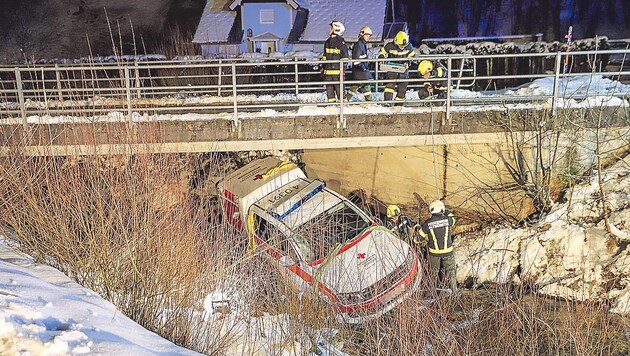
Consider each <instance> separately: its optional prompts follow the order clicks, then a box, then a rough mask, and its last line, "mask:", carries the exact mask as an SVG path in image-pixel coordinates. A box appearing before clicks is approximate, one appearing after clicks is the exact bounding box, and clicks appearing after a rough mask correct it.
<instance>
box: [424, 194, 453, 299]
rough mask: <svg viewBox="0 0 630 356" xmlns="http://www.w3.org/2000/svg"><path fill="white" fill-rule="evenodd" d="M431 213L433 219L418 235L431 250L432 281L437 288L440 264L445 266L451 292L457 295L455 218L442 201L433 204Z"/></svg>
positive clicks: (426, 222) (428, 221)
mask: <svg viewBox="0 0 630 356" xmlns="http://www.w3.org/2000/svg"><path fill="white" fill-rule="evenodd" d="M429 212H430V213H431V217H430V218H429V219H427V221H425V222H424V223H422V225H421V228H420V229H419V231H418V233H419V234H420V236H422V238H423V239H424V240H425V241H426V243H427V247H428V250H429V266H430V275H431V280H432V281H433V282H434V283H435V285H436V286H437V285H438V278H439V272H440V264H443V265H444V269H445V270H446V273H447V275H448V278H449V282H450V283H449V284H450V288H451V291H452V292H453V293H456V292H457V279H456V276H455V274H456V266H455V257H454V256H453V237H452V231H453V226H454V225H455V216H454V215H453V214H452V213H451V212H449V211H447V210H446V206H445V205H444V203H443V202H442V201H441V200H435V201H433V202H431V204H429Z"/></svg>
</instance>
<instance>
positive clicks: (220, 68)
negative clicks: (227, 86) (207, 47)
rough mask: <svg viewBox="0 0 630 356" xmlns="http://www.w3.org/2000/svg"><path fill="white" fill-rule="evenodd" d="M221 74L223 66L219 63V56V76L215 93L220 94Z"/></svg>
mask: <svg viewBox="0 0 630 356" xmlns="http://www.w3.org/2000/svg"><path fill="white" fill-rule="evenodd" d="M222 74H223V66H222V65H221V58H219V78H218V79H217V95H218V96H221V76H222Z"/></svg>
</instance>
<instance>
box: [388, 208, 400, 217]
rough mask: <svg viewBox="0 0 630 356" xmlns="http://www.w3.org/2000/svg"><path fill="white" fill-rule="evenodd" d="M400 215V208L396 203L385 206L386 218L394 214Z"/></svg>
mask: <svg viewBox="0 0 630 356" xmlns="http://www.w3.org/2000/svg"><path fill="white" fill-rule="evenodd" d="M398 215H400V208H399V207H398V206H396V205H388V206H387V218H388V219H391V218H393V217H394V216H398Z"/></svg>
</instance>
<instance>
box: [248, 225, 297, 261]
mask: <svg viewBox="0 0 630 356" xmlns="http://www.w3.org/2000/svg"><path fill="white" fill-rule="evenodd" d="M254 233H255V234H256V235H257V236H258V237H259V238H261V239H262V240H264V241H265V242H266V243H267V244H269V246H271V247H272V248H273V249H275V250H277V251H280V252H281V253H282V254H283V255H285V256H290V257H291V258H293V259H296V258H297V255H296V254H295V252H294V249H293V247H292V246H291V244H290V241H289V239H288V238H287V236H286V235H285V234H283V233H282V232H281V231H280V230H279V229H278V228H277V227H276V226H274V225H273V224H271V223H270V222H269V221H267V220H266V219H265V218H263V217H261V216H260V215H258V214H254Z"/></svg>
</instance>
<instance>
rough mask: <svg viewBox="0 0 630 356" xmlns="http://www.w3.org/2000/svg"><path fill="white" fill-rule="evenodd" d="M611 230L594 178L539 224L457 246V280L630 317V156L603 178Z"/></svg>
mask: <svg viewBox="0 0 630 356" xmlns="http://www.w3.org/2000/svg"><path fill="white" fill-rule="evenodd" d="M602 181H603V184H602V187H603V191H604V194H605V197H606V200H605V201H606V207H607V209H608V212H609V213H608V221H609V224H610V231H611V232H612V233H610V232H609V230H608V229H607V227H606V223H605V220H604V214H603V209H602V200H601V194H600V187H599V184H598V180H597V174H594V175H593V176H591V177H588V178H586V179H585V181H583V182H582V183H580V184H578V185H576V186H574V187H573V188H572V189H570V190H569V191H568V192H567V195H566V201H565V202H562V203H558V204H556V205H555V206H554V207H553V209H552V210H551V212H550V213H549V215H547V216H546V217H545V218H544V219H542V220H541V221H539V222H538V223H536V224H533V225H531V226H527V227H522V228H518V229H512V228H491V229H488V230H486V231H484V232H482V233H481V235H480V234H479V233H477V234H475V235H474V236H473V235H466V236H463V237H460V238H458V239H456V241H455V248H456V250H455V251H456V252H455V256H456V259H457V265H458V270H457V280H458V281H459V282H460V283H464V284H466V285H471V284H472V285H473V286H475V285H480V284H484V283H500V284H503V283H515V284H517V285H518V284H521V285H527V286H528V287H531V288H533V289H534V290H536V291H537V292H538V293H540V294H543V295H548V296H553V297H561V298H566V299H570V300H577V301H606V302H609V303H610V305H611V311H612V312H616V313H621V314H624V313H630V156H626V157H625V158H624V159H622V160H620V161H619V162H617V163H616V164H615V165H613V166H612V167H610V168H608V169H606V170H605V171H604V172H602Z"/></svg>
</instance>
